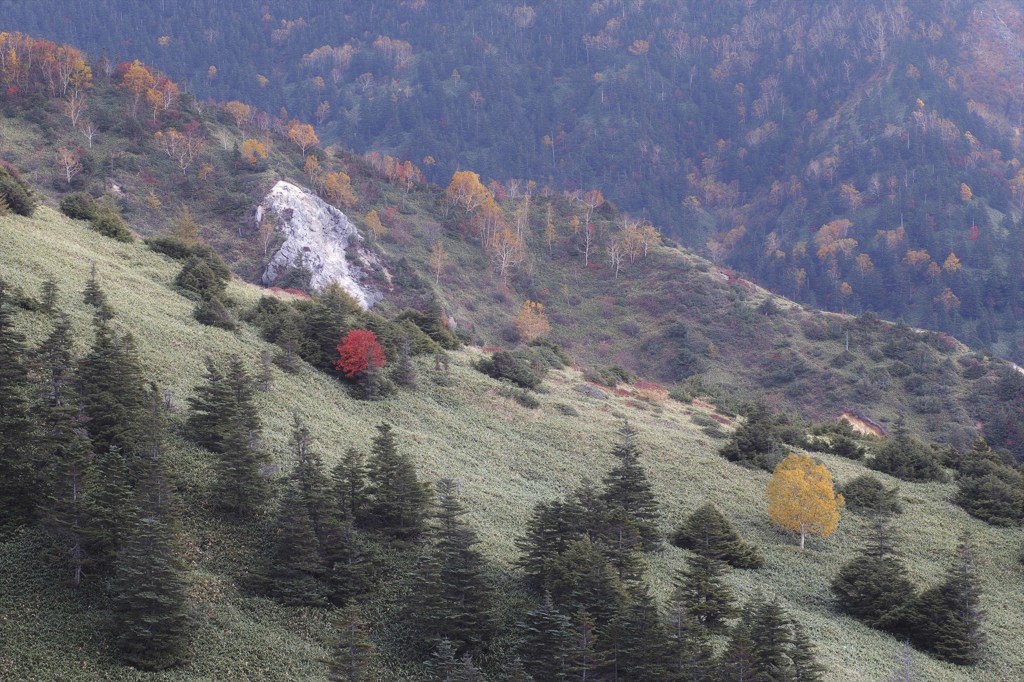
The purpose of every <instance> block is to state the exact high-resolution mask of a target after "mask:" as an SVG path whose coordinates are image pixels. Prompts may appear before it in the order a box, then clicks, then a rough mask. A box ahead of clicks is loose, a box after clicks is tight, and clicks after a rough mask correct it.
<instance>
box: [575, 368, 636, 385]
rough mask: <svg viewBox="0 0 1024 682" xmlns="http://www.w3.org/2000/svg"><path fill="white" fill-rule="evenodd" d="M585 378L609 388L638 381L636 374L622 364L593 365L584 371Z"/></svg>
mask: <svg viewBox="0 0 1024 682" xmlns="http://www.w3.org/2000/svg"><path fill="white" fill-rule="evenodd" d="M583 378H584V379H586V380H587V381H593V382H594V383H595V384H601V385H602V386H607V387H608V388H615V387H616V386H618V385H619V384H631V383H633V382H634V381H636V375H635V374H633V373H632V372H630V371H629V370H628V369H626V368H625V367H622V366H620V365H611V366H609V367H591V368H590V369H588V370H587V371H586V372H584V373H583Z"/></svg>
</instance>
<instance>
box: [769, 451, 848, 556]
mask: <svg viewBox="0 0 1024 682" xmlns="http://www.w3.org/2000/svg"><path fill="white" fill-rule="evenodd" d="M767 494H768V515H769V516H770V517H771V519H772V521H774V522H775V523H776V524H778V525H780V526H782V527H783V528H785V529H787V530H791V531H794V532H798V533H800V548H801V549H803V547H804V541H805V539H806V537H807V535H808V534H812V535H818V536H821V537H823V538H827V537H828V536H829V535H831V534H832V533H834V532H835V530H836V527H838V526H839V510H840V509H841V508H842V506H843V496H842V495H840V494H837V493H836V491H835V488H833V486H832V474H830V473H829V471H828V469H827V468H826V467H825V465H824V464H818V463H817V462H815V461H814V460H813V459H812V458H811V457H810V456H809V455H798V454H796V453H790V454H789V456H787V457H786V459H784V460H782V461H781V462H779V465H778V466H777V467H775V472H774V473H773V474H772V480H771V481H769V482H768V490H767Z"/></svg>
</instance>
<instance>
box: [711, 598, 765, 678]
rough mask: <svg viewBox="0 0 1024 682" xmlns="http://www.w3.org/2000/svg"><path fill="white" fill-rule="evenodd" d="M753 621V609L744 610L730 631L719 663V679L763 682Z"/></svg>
mask: <svg viewBox="0 0 1024 682" xmlns="http://www.w3.org/2000/svg"><path fill="white" fill-rule="evenodd" d="M748 607H749V604H748ZM753 621H754V612H753V609H751V608H744V609H743V611H742V612H741V614H740V620H739V622H738V623H736V624H735V625H734V626H733V627H732V629H731V630H729V641H728V643H727V644H726V646H725V650H724V651H723V652H722V656H721V658H720V659H719V662H718V668H719V675H718V677H719V679H721V680H729V682H761V678H760V677H759V672H758V670H757V668H756V658H755V654H754V638H753V629H754V622H753Z"/></svg>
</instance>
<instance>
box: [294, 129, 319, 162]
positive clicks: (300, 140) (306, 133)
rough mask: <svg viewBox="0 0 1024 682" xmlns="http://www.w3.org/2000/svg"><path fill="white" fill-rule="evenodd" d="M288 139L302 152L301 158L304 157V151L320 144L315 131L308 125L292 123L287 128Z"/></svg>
mask: <svg viewBox="0 0 1024 682" xmlns="http://www.w3.org/2000/svg"><path fill="white" fill-rule="evenodd" d="M288 139H289V140H291V141H292V142H294V143H295V144H296V145H297V146H298V148H299V149H300V150H302V156H303V157H305V156H306V150H307V149H309V148H310V147H315V146H316V145H318V144H320V138H318V137H317V136H316V131H314V130H313V126H311V125H309V124H308V123H298V122H294V123H292V124H291V125H290V126H288Z"/></svg>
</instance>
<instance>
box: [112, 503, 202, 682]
mask: <svg viewBox="0 0 1024 682" xmlns="http://www.w3.org/2000/svg"><path fill="white" fill-rule="evenodd" d="M177 556H178V554H177V551H176V549H175V548H174V547H173V543H172V539H171V533H170V530H169V527H168V524H167V522H166V521H165V520H164V519H163V518H162V514H160V513H156V514H153V513H148V514H145V515H144V516H143V517H142V518H140V519H139V520H138V522H137V523H135V524H133V528H132V530H131V531H130V532H129V533H128V536H127V539H126V541H125V545H124V548H123V549H122V550H121V552H120V554H119V555H118V559H117V567H116V572H115V576H114V585H113V593H114V597H113V601H112V604H111V608H112V610H113V612H114V615H115V618H114V640H115V643H116V645H117V648H118V650H119V651H120V654H121V658H122V660H123V661H124V662H125V663H127V664H128V665H131V666H134V667H136V668H140V669H142V670H163V669H165V668H170V667H173V666H176V665H180V664H182V663H184V662H185V661H186V660H188V656H189V643H190V640H191V633H192V619H191V616H190V614H189V610H188V602H187V594H186V583H185V578H184V570H183V568H182V566H181V564H180V561H179V560H178V558H177Z"/></svg>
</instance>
